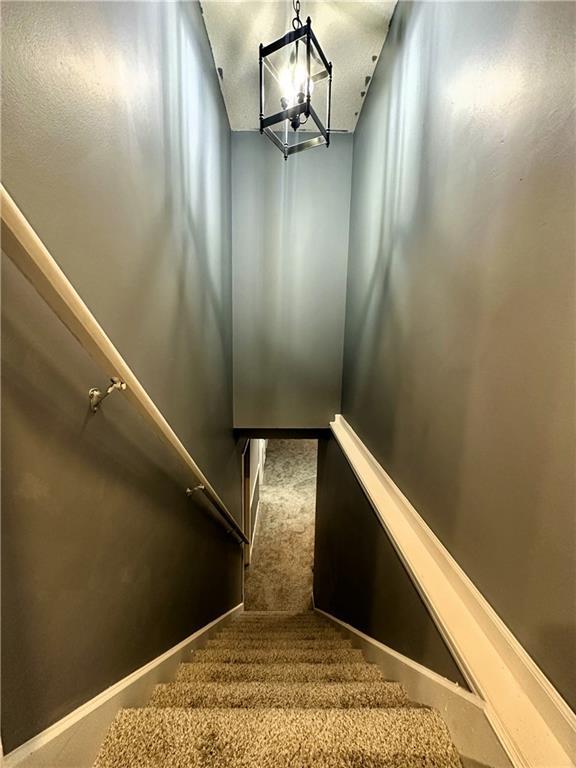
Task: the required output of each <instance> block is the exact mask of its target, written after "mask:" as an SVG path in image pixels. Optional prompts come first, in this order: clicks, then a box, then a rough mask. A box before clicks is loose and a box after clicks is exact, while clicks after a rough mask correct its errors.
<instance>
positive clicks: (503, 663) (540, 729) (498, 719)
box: [331, 415, 576, 768]
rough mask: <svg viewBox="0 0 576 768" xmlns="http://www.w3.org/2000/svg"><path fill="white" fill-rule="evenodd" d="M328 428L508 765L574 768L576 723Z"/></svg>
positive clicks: (474, 593) (477, 597) (402, 509)
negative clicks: (482, 710) (476, 697)
mask: <svg viewBox="0 0 576 768" xmlns="http://www.w3.org/2000/svg"><path fill="white" fill-rule="evenodd" d="M331 428H332V432H333V434H334V436H335V437H336V439H337V441H338V443H339V445H340V447H341V449H342V451H343V453H344V455H345V457H346V458H347V460H348V462H349V464H350V466H351V468H352V470H353V471H354V473H355V475H356V477H357V478H358V481H359V482H360V484H361V486H362V488H363V489H364V492H365V493H366V495H367V497H368V499H369V500H370V502H371V504H372V506H373V507H374V510H375V511H376V513H377V514H378V516H379V518H380V520H381V522H382V525H383V527H384V529H385V530H386V532H387V533H388V536H389V537H390V540H391V542H392V544H393V545H394V547H395V549H396V551H397V552H398V554H399V556H400V558H401V559H402V561H403V563H404V565H405V567H406V569H407V570H408V572H409V574H410V576H411V578H412V580H413V582H414V584H415V585H416V587H417V589H418V590H419V592H420V594H421V596H422V599H423V600H424V602H425V603H426V605H427V607H428V610H429V611H430V614H431V615H432V617H433V619H434V621H435V623H436V625H437V627H438V629H439V631H440V632H441V633H442V636H443V637H444V639H445V641H446V643H447V644H448V647H449V648H450V650H451V651H452V653H453V655H454V658H455V659H456V661H457V662H458V664H459V666H460V668H461V669H462V672H463V674H464V675H465V677H466V679H467V680H468V681H469V682H470V684H471V686H472V688H473V690H475V691H476V692H477V693H478V694H479V695H480V696H481V697H482V698H483V699H484V701H485V702H486V717H487V718H488V720H489V721H490V723H491V725H492V727H493V729H494V731H495V732H496V733H497V735H498V737H499V739H500V741H501V743H502V745H503V747H504V749H505V750H506V752H507V754H508V757H509V758H510V760H511V762H512V764H513V765H514V766H517V767H518V768H568V767H569V766H574V764H575V762H576V715H575V714H574V713H573V712H572V710H571V709H570V708H569V707H568V705H567V704H566V702H565V701H564V700H563V698H562V697H561V696H560V694H559V693H558V691H557V690H556V689H555V688H554V686H553V685H552V683H551V682H550V681H549V680H548V679H547V678H546V676H545V675H544V673H543V672H542V670H540V668H539V667H538V666H537V665H536V663H535V662H534V660H533V659H532V658H531V657H530V656H529V655H528V653H527V652H526V650H525V649H524V648H523V647H522V646H521V645H520V643H519V642H518V640H517V639H516V638H515V637H514V635H513V634H512V633H511V631H510V630H509V628H508V627H507V626H506V625H505V624H504V622H503V621H502V619H501V618H500V617H499V616H498V615H497V613H496V612H495V611H494V609H493V608H492V607H491V606H490V605H489V603H488V601H487V600H486V599H485V597H484V596H483V595H482V594H481V593H480V591H479V590H478V589H477V587H476V586H475V585H474V584H473V583H472V581H471V580H470V579H469V577H468V576H467V575H466V574H465V573H464V571H463V570H462V568H461V567H460V566H459V565H458V563H456V561H455V560H454V558H453V557H452V556H451V555H450V553H449V552H448V550H447V549H446V548H445V547H444V545H443V544H442V543H441V542H440V540H439V539H438V538H437V536H436V535H435V534H434V533H433V532H432V530H431V529H430V528H429V527H428V525H427V524H426V523H425V521H424V520H423V519H422V517H421V516H420V515H419V514H418V512H417V511H416V510H415V509H414V507H413V506H412V504H411V503H410V501H409V500H408V499H407V498H406V497H405V496H404V494H403V493H402V492H401V491H400V489H399V488H398V487H397V486H396V485H395V483H394V482H393V480H392V479H391V478H390V476H389V475H388V474H387V473H386V472H385V470H384V469H383V468H382V466H381V465H380V464H379V463H378V461H377V460H376V459H375V457H374V456H373V455H372V454H371V453H370V451H369V450H368V448H367V447H366V446H365V445H364V443H363V442H362V440H361V439H360V438H359V437H358V435H357V434H356V433H355V432H354V430H353V429H352V427H351V426H350V425H349V424H348V423H347V422H346V420H345V419H344V417H343V416H341V415H337V416H336V417H335V420H334V422H332V424H331Z"/></svg>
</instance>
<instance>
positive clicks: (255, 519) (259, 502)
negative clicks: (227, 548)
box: [250, 499, 262, 560]
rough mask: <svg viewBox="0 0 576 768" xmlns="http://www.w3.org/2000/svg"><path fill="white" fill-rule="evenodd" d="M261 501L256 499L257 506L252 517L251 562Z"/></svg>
mask: <svg viewBox="0 0 576 768" xmlns="http://www.w3.org/2000/svg"><path fill="white" fill-rule="evenodd" d="M261 502H262V500H261V499H258V506H257V507H256V514H255V515H254V530H253V531H252V541H251V542H250V560H252V550H253V549H254V541H255V540H256V529H257V527H258V520H259V518H260V506H261Z"/></svg>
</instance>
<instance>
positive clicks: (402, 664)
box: [315, 608, 511, 768]
mask: <svg viewBox="0 0 576 768" xmlns="http://www.w3.org/2000/svg"><path fill="white" fill-rule="evenodd" d="M315 610H316V611H317V612H318V613H321V614H322V615H323V616H325V617H326V618H327V619H329V620H330V621H331V622H333V623H334V624H335V625H336V626H337V627H338V628H339V629H340V630H341V631H343V632H344V633H345V634H346V635H347V636H348V638H349V639H350V640H351V641H352V644H353V645H354V646H355V647H356V648H360V649H361V650H362V652H363V654H364V656H365V658H366V659H367V660H368V661H370V662H372V663H374V664H376V665H377V666H379V667H380V669H381V670H382V672H383V673H384V676H385V677H386V679H388V680H395V681H397V682H399V683H402V684H403V685H404V687H405V688H406V690H407V692H408V695H409V697H410V699H411V700H412V701H414V702H418V703H419V704H426V705H428V706H430V707H433V708H434V709H435V710H437V711H438V712H440V714H441V715H442V717H443V718H444V721H445V723H446V725H447V726H448V728H449V730H450V735H451V737H452V741H453V742H454V745H455V746H456V748H457V749H458V752H459V754H460V756H461V757H462V759H463V762H464V765H466V764H467V763H470V761H471V762H472V764H474V765H489V766H490V768H510V765H511V763H510V760H509V759H508V757H507V756H506V753H505V751H504V750H503V748H502V746H501V744H500V742H499V740H498V738H497V737H496V735H495V733H494V731H493V730H492V728H491V726H490V723H489V722H488V719H487V717H486V712H485V709H486V705H485V703H484V701H483V700H482V699H481V698H480V697H479V696H478V695H477V694H475V693H470V692H469V691H467V690H465V689H464V688H461V687H460V686H459V685H457V684H456V683H453V682H451V681H450V680H447V679H446V678H445V677H442V676H441V675H439V674H438V673H437V672H433V671H432V670H431V669H428V667H424V666H423V665H422V664H419V663H418V662H417V661H414V660H413V659H410V658H408V657H407V656H404V655H403V654H402V653H398V651H395V650H394V649H393V648H389V647H388V646H387V645H384V643H380V642H379V641H378V640H375V639H374V638H373V637H369V636H368V635H366V634H364V632H361V631H360V630H359V629H356V628H355V627H352V626H350V624H346V622H344V621H341V620H340V619H337V618H336V617H335V616H332V614H330V613H326V611H323V610H322V609H321V608H315Z"/></svg>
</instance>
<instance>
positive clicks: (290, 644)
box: [206, 635, 352, 651]
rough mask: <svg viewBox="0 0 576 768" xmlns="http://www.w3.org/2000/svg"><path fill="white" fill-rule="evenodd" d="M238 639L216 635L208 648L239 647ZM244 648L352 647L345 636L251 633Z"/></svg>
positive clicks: (243, 642) (298, 649)
mask: <svg viewBox="0 0 576 768" xmlns="http://www.w3.org/2000/svg"><path fill="white" fill-rule="evenodd" d="M238 645H239V643H238V641H235V639H234V638H229V637H216V638H214V640H209V641H208V643H207V645H206V648H214V649H216V648H238ZM242 648H246V649H247V650H257V649H259V648H261V649H265V648H274V649H280V648H283V649H288V648H290V649H292V650H294V651H303V650H318V651H319V650H321V649H326V650H330V651H333V650H337V649H342V650H349V649H351V648H352V643H351V642H350V640H346V639H345V638H344V637H339V638H336V639H330V640H324V639H323V638H315V637H314V638H301V637H298V638H297V639H294V638H286V636H284V635H278V636H277V637H259V636H258V635H250V637H248V638H246V639H245V640H243V641H242Z"/></svg>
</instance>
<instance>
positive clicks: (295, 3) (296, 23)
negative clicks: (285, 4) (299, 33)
mask: <svg viewBox="0 0 576 768" xmlns="http://www.w3.org/2000/svg"><path fill="white" fill-rule="evenodd" d="M292 8H294V13H295V14H296V16H294V18H293V19H292V29H300V27H301V26H302V21H301V19H300V0H292Z"/></svg>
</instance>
